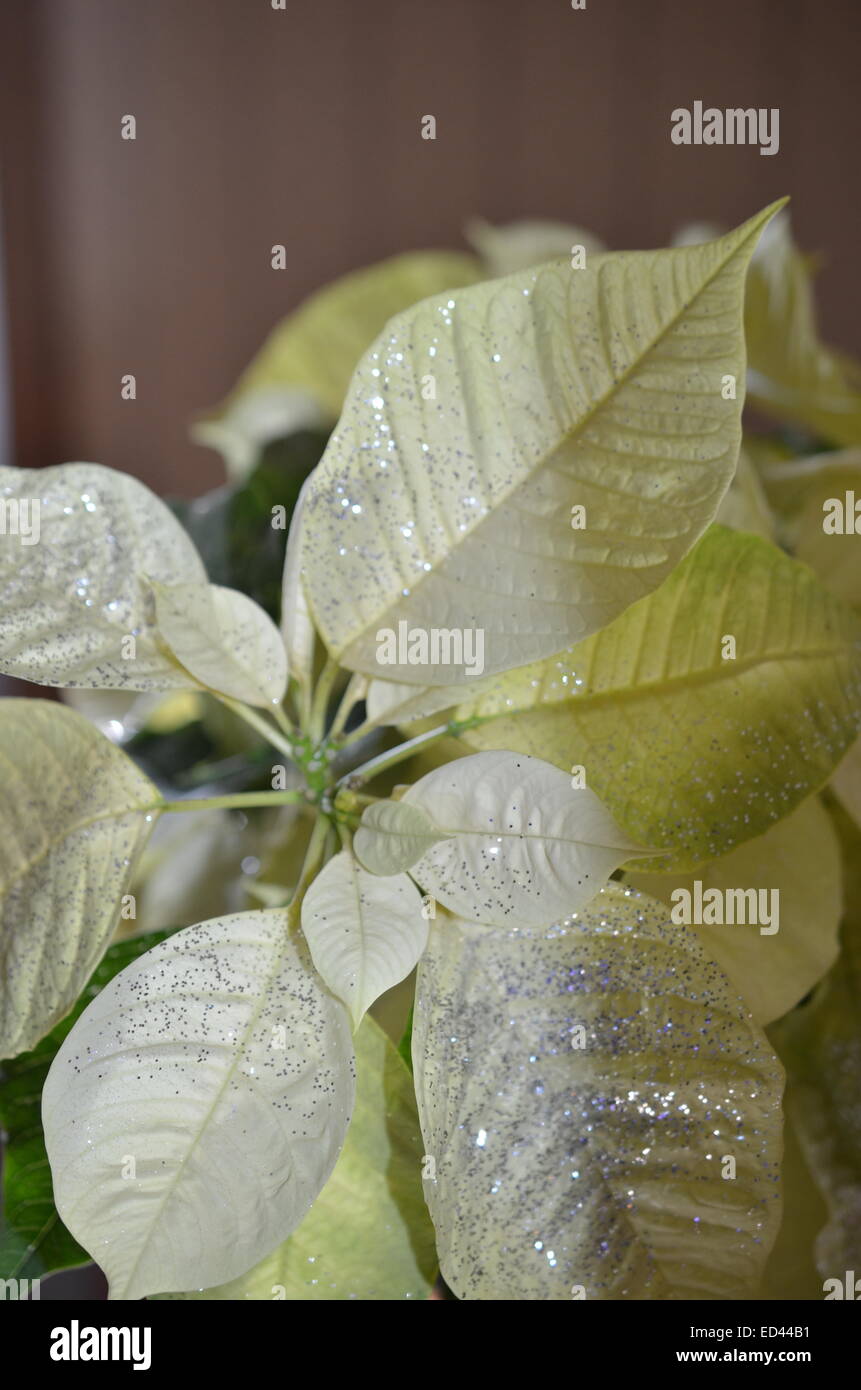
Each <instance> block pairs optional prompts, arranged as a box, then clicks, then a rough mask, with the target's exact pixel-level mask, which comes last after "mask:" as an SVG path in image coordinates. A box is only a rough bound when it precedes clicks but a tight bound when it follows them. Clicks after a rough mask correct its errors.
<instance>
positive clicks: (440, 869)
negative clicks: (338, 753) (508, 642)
mask: <svg viewBox="0 0 861 1390" xmlns="http://www.w3.org/2000/svg"><path fill="white" fill-rule="evenodd" d="M403 805H405V806H414V807H416V808H418V809H419V810H421V811H423V812H424V813H425V815H426V816H427V817H428V818H429V819H430V820H431V821H432V822H433V823H434V824H435V825H436V826H439V828H440V829H441V830H442V831H445V832H446V833H447V835H448V838H447V839H445V840H441V841H440V842H439V843H438V844H436V845H434V846H433V847H432V848H431V849H429V850H428V851H427V852H426V853H425V854H424V855H422V857H421V859H419V861H418V862H417V863H416V864H415V865H414V866H413V868H412V874H413V877H414V878H415V879H416V881H417V882H418V883H419V884H420V885H421V887H422V888H423V889H424V890H425V891H426V892H429V893H432V894H433V896H434V897H435V898H437V899H438V900H439V901H440V902H441V903H442V904H443V906H444V907H447V908H448V909H449V910H450V911H452V912H457V913H459V914H461V915H462V916H465V917H469V918H470V919H471V920H473V921H475V922H506V921H514V922H520V923H521V924H523V925H530V924H540V923H543V922H552V921H554V920H555V919H556V918H557V917H560V916H565V914H566V913H568V912H574V911H576V910H577V909H578V908H579V907H582V905H583V904H584V903H586V902H588V901H589V899H590V898H593V897H594V896H595V894H596V893H597V892H598V890H599V888H601V887H602V885H603V884H604V883H605V882H606V880H607V879H608V878H609V876H610V874H611V873H612V872H613V870H614V869H616V868H618V866H619V865H620V864H621V863H623V862H624V861H625V860H626V859H631V858H633V857H636V856H638V855H642V854H644V853H648V851H647V850H644V848H643V846H642V845H638V844H635V843H634V841H633V840H629V839H628V837H627V836H626V835H625V834H624V833H623V832H622V831H621V830H620V829H619V827H618V826H617V825H616V823H615V822H614V821H613V819H612V817H611V816H610V815H609V813H608V812H607V811H606V810H605V809H604V807H603V806H602V804H601V802H600V801H599V800H598V798H597V796H596V795H595V793H594V792H592V791H590V790H589V789H588V788H587V787H582V788H579V789H577V790H575V789H573V788H572V786H571V778H570V777H568V776H566V774H565V773H564V772H561V771H560V769H559V768H558V767H553V766H551V764H550V763H545V762H542V761H541V760H540V759H539V758H529V757H526V756H525V755H523V754H519V753H477V754H475V756H474V757H471V758H460V759H457V760H456V761H455V762H453V763H449V764H448V765H447V766H446V767H441V768H438V769H437V770H436V771H435V772H430V773H428V775H427V776H426V777H422V778H421V780H420V781H419V782H416V784H415V786H413V787H410V789H409V790H408V791H407V792H406V793H405V794H404V797H403ZM378 833H379V832H378Z"/></svg>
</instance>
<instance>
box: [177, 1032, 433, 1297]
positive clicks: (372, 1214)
mask: <svg viewBox="0 0 861 1390" xmlns="http://www.w3.org/2000/svg"><path fill="white" fill-rule="evenodd" d="M356 1072H357V1083H356V1107H355V1110H354V1112H353V1119H352V1121H351V1123H350V1128H349V1130H348V1131H347V1139H346V1142H345V1144H344V1148H343V1151H342V1153H341V1157H340V1158H339V1159H338V1162H337V1165H336V1167H335V1171H334V1172H333V1174H332V1176H331V1178H330V1179H329V1181H328V1182H327V1184H326V1186H325V1187H324V1188H323V1191H322V1192H321V1193H320V1195H319V1197H318V1198H317V1199H316V1201H315V1202H314V1204H313V1206H312V1207H311V1210H310V1211H309V1213H308V1215H307V1216H306V1217H305V1219H304V1221H303V1222H302V1224H301V1226H299V1228H298V1230H296V1231H295V1232H294V1234H293V1235H292V1236H290V1238H289V1239H288V1240H286V1241H285V1242H284V1244H283V1245H280V1246H279V1247H278V1249H277V1250H274V1251H273V1252H272V1254H271V1255H268V1256H267V1257H266V1258H265V1259H264V1260H261V1262H260V1263H259V1264H258V1265H255V1267H254V1268H253V1269H251V1270H249V1271H248V1273H247V1274H243V1275H240V1276H239V1278H237V1279H234V1280H233V1281H232V1282H231V1283H229V1284H222V1285H220V1286H219V1287H218V1288H214V1289H203V1290H200V1291H198V1292H196V1293H187V1294H180V1295H173V1297H179V1298H184V1299H207V1300H208V1299H223V1300H231V1301H234V1300H238V1299H258V1300H263V1299H276V1300H277V1299H290V1300H293V1299H296V1300H301V1301H303V1302H310V1301H314V1300H318V1299H320V1300H329V1301H333V1300H342V1299H344V1300H346V1299H357V1300H360V1301H362V1302H369V1301H376V1300H386V1299H388V1300H395V1299H405V1298H412V1299H426V1298H427V1297H428V1295H429V1293H430V1290H431V1286H432V1284H433V1281H434V1278H435V1276H436V1267H437V1260H436V1253H435V1249H434V1238H433V1227H432V1226H431V1223H430V1218H429V1217H428V1214H427V1208H426V1207H425V1204H424V1199H423V1197H422V1187H421V1159H422V1143H421V1135H420V1133H419V1126H418V1117H417V1115H416V1102H415V1096H414V1094H413V1087H412V1082H411V1080H410V1076H409V1072H408V1071H407V1069H406V1067H405V1066H404V1065H403V1062H402V1060H401V1059H400V1058H399V1057H398V1056H397V1053H396V1051H395V1048H394V1046H393V1044H392V1043H391V1042H390V1041H389V1040H388V1038H387V1037H386V1035H385V1033H384V1032H383V1031H382V1029H381V1028H379V1027H378V1026H377V1024H376V1023H374V1021H373V1019H372V1018H366V1019H365V1020H364V1022H363V1023H362V1026H361V1028H360V1029H359V1031H358V1033H357V1034H356Z"/></svg>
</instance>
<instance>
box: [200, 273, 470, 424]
mask: <svg viewBox="0 0 861 1390" xmlns="http://www.w3.org/2000/svg"><path fill="white" fill-rule="evenodd" d="M479 274H480V268H479V265H478V263H477V262H476V261H475V260H474V259H473V258H472V257H471V256H465V255H462V254H459V253H455V252H452V251H412V252H409V253H407V254H406V255H403V256H393V257H392V258H391V259H390V260H387V261H381V262H380V263H379V264H377V265H372V266H368V267H366V268H364V269H362V270H356V271H353V272H352V273H351V274H350V275H345V276H344V277H343V278H342V279H340V280H336V281H335V282H334V284H332V285H327V286H326V288H325V289H323V290H319V291H318V293H317V294H315V295H312V296H311V298H310V299H308V300H307V301H306V302H305V303H304V304H303V305H302V306H301V308H300V309H298V310H297V311H296V312H295V313H293V314H290V315H288V317H287V318H286V319H284V320H283V322H282V323H280V324H279V325H278V327H277V328H276V329H275V330H274V331H273V332H272V334H271V335H270V337H269V338H268V339H267V340H266V342H265V343H264V345H263V347H262V349H261V350H260V352H259V353H258V354H257V356H256V357H255V358H254V361H253V362H252V363H251V365H250V366H249V367H248V368H247V369H246V371H245V372H244V373H243V374H242V376H241V377H240V379H239V381H238V382H237V384H236V386H235V387H234V389H233V391H232V392H231V394H230V396H229V397H228V399H227V401H226V402H225V404H224V405H223V406H222V407H221V408H220V409H219V410H218V411H214V412H213V413H212V414H211V415H210V416H208V417H207V419H206V420H205V421H202V422H201V424H203V426H204V430H205V431H206V429H207V427H210V426H211V424H212V422H213V421H219V420H221V419H222V418H223V416H224V415H225V412H234V415H233V421H234V422H235V410H236V406H237V404H238V403H239V402H240V401H242V400H243V399H244V398H245V397H246V396H249V395H250V394H251V393H255V394H257V393H260V392H261V391H267V392H271V391H272V390H273V388H274V389H275V390H280V389H282V388H284V387H287V388H294V390H295V388H300V389H301V390H302V391H304V392H306V393H307V394H308V395H309V396H310V397H311V398H312V399H313V400H315V401H317V402H318V403H319V405H320V406H321V407H322V408H323V410H324V411H325V412H326V413H327V414H328V415H329V416H330V417H331V418H332V419H335V418H337V416H338V413H339V411H340V409H341V405H342V404H343V400H344V396H345V395H346V392H347V386H348V385H349V381H350V377H351V376H352V374H353V369H354V367H355V365H356V363H357V362H358V360H359V358H360V357H361V355H362V353H363V352H364V351H365V349H366V348H367V347H368V346H369V344H370V343H372V342H373V340H374V338H375V337H376V336H377V334H378V333H379V332H380V331H381V329H382V328H383V326H384V325H385V324H386V323H387V322H388V320H389V319H390V318H392V317H393V315H395V314H399V313H400V312H401V310H403V309H407V308H409V306H410V305H411V304H415V303H416V302H417V301H418V300H420V299H426V298H427V296H428V295H432V294H439V293H440V292H441V291H442V290H447V289H459V288H460V287H461V286H462V285H470V284H472V283H473V281H474V280H477V279H478V277H479ZM289 399H290V401H291V404H292V401H293V400H294V399H295V397H290V398H289ZM228 423H231V422H230V421H228ZM279 428H280V429H281V432H282V433H283V432H284V430H283V426H280V425H279ZM195 434H196V435H197V437H198V438H199V439H200V441H201V443H211V442H212V437H211V431H210V432H209V434H205V433H201V430H200V426H197V427H196V428H195Z"/></svg>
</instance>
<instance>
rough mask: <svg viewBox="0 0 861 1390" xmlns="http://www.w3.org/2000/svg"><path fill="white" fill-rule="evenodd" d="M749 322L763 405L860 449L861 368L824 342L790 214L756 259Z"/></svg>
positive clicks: (755, 383) (755, 382) (751, 386)
mask: <svg viewBox="0 0 861 1390" xmlns="http://www.w3.org/2000/svg"><path fill="white" fill-rule="evenodd" d="M744 323H745V333H746V336H747V350H748V358H749V361H750V371H749V374H748V391H749V393H750V396H751V399H752V400H753V401H754V402H755V403H756V405H757V406H759V407H760V408H762V409H764V410H766V411H768V412H769V413H770V414H771V415H774V416H776V417H777V418H778V419H780V420H794V421H797V422H799V423H801V424H803V425H805V426H806V427H807V428H808V429H809V430H811V431H812V432H813V433H814V434H815V435H816V436H817V437H818V438H822V439H828V440H831V441H833V442H834V443H835V444H859V443H861V366H859V365H858V363H856V362H849V361H846V360H844V359H843V358H842V357H841V356H840V354H839V353H837V352H835V351H833V350H832V349H831V348H829V347H827V346H826V345H825V344H824V343H823V342H821V340H820V338H819V332H818V327H817V322H816V307H815V303H814V297H813V285H812V279H811V274H810V270H809V267H808V265H807V263H806V261H805V258H804V256H802V254H801V253H800V251H799V250H798V248H797V247H796V246H795V244H794V242H793V240H792V233H791V230H790V223H789V214H788V213H787V212H783V213H781V215H780V216H779V217H776V218H775V219H774V221H773V222H772V223H771V225H770V226H769V227H768V228H767V229H766V230H765V232H764V234H763V237H762V241H761V242H760V244H759V246H758V247H757V250H756V252H755V254H754V257H753V260H752V262H751V266H750V273H749V276H748V285H747V294H746V299H745V316H744Z"/></svg>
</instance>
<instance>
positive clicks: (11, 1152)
mask: <svg viewBox="0 0 861 1390" xmlns="http://www.w3.org/2000/svg"><path fill="white" fill-rule="evenodd" d="M166 935H167V933H166V932H148V933H146V934H145V935H143V936H136V937H135V938H134V939H133V940H131V941H121V942H118V943H117V944H115V945H113V946H111V947H110V948H109V949H108V950H107V952H106V953H105V956H104V959H103V960H102V961H101V962H100V963H99V965H97V966H96V969H95V971H94V973H93V976H92V978H91V979H90V982H89V984H87V985H86V986H85V987H84V989H83V991H82V993H81V995H80V997H79V999H78V1002H77V1003H76V1005H75V1007H74V1009H73V1010H72V1012H71V1013H70V1014H69V1015H68V1017H67V1018H64V1019H63V1020H62V1022H61V1023H58V1024H57V1026H56V1028H54V1029H52V1030H51V1032H50V1033H49V1034H48V1036H47V1037H45V1038H43V1039H42V1041H41V1042H40V1043H38V1044H37V1045H36V1047H35V1048H34V1049H33V1051H32V1052H25V1053H23V1054H22V1055H21V1056H20V1057H15V1058H14V1059H12V1060H9V1061H6V1062H4V1063H3V1064H2V1066H0V1128H2V1130H3V1134H4V1143H3V1200H2V1215H0V1279H39V1278H44V1276H45V1275H47V1274H51V1273H53V1272H54V1271H55V1270H59V1269H69V1268H70V1267H72V1266H74V1265H81V1264H86V1263H87V1262H88V1260H89V1258H90V1257H89V1255H88V1254H87V1252H86V1250H84V1249H83V1248H82V1247H81V1246H80V1245H79V1244H78V1242H77V1241H76V1240H75V1239H74V1238H73V1237H72V1236H71V1235H70V1234H69V1232H68V1231H67V1230H66V1227H65V1226H64V1225H63V1223H62V1221H61V1220H60V1218H59V1216H58V1215H57V1210H56V1207H55V1206H54V1192H53V1187H52V1183H51V1170H50V1165H49V1163H48V1155H47V1153H46V1152H45V1139H44V1135H43V1133H42V1119H41V1115H40V1106H41V1100H42V1096H41V1091H42V1086H43V1085H44V1082H45V1078H46V1076H47V1075H48V1068H49V1067H50V1065H51V1063H52V1062H53V1060H54V1056H55V1054H56V1051H57V1048H58V1047H59V1046H60V1044H61V1043H62V1041H63V1039H64V1038H65V1036H66V1034H67V1033H68V1032H69V1030H70V1029H71V1027H72V1025H73V1024H74V1023H75V1022H76V1021H77V1019H78V1018H79V1017H80V1015H81V1013H82V1012H83V1010H84V1009H85V1008H86V1007H87V1005H88V1004H89V1003H90V1001H91V1000H92V999H94V998H95V996H96V995H97V994H98V992H99V990H100V989H103V988H104V986H105V985H106V984H107V983H108V981H109V980H111V979H113V977H114V975H115V974H116V973H117V971H118V970H122V969H124V968H125V966H127V965H129V964H130V963H131V962H132V961H133V960H135V959H136V958H137V957H138V956H140V955H142V954H143V952H144V951H148V950H149V949H150V947H151V946H155V945H157V944H158V942H159V941H163V940H164V939H165V936H166Z"/></svg>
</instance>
